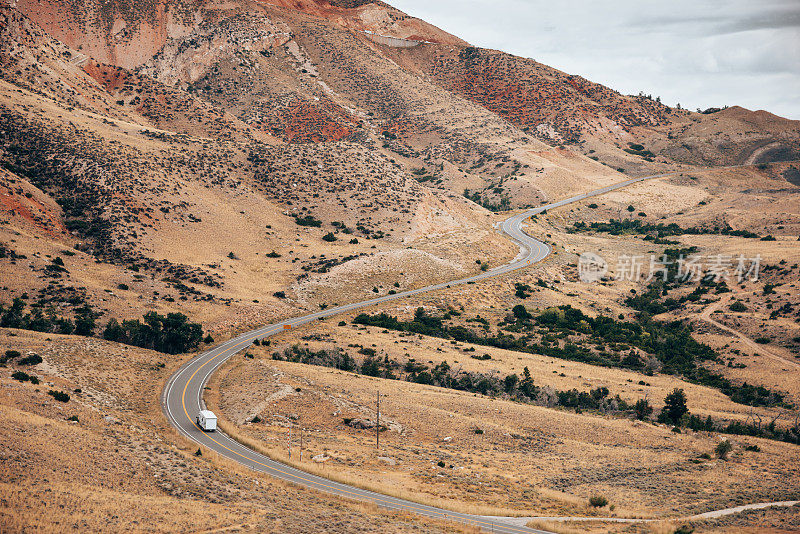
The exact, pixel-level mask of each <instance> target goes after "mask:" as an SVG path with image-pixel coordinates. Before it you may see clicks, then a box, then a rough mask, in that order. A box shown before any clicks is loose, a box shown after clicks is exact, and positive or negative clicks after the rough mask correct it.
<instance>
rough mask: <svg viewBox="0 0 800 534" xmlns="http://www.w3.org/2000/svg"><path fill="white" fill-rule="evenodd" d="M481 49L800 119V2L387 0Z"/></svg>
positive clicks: (677, 97)
mask: <svg viewBox="0 0 800 534" xmlns="http://www.w3.org/2000/svg"><path fill="white" fill-rule="evenodd" d="M387 2H388V3H390V4H391V5H393V6H395V7H397V8H398V9H401V10H403V11H405V12H406V13H408V14H409V15H413V16H416V17H419V18H421V19H423V20H425V21H427V22H430V23H431V24H435V25H436V26H439V27H440V28H442V29H443V30H446V31H448V32H450V33H452V34H455V35H457V36H458V37H461V38H462V39H464V40H466V41H469V42H470V43H472V44H474V45H476V46H481V47H485V48H496V49H499V50H503V51H504V52H509V53H512V54H517V55H520V56H525V57H530V58H533V59H535V60H537V61H540V62H542V63H545V64H547V65H550V66H552V67H556V68H558V69H560V70H563V71H565V72H568V73H570V74H579V75H581V76H584V77H585V78H588V79H589V80H592V81H595V82H599V83H602V84H604V85H607V86H609V87H612V88H614V89H617V90H619V91H621V92H623V93H625V94H636V93H638V92H639V91H644V92H645V93H647V94H652V95H653V97H655V96H661V100H662V101H663V102H664V103H665V104H668V105H671V106H674V105H675V104H677V103H680V104H681V105H682V106H683V107H685V108H688V109H692V110H693V109H695V108H698V107H699V108H703V109H705V108H707V107H712V106H715V107H722V106H724V105H729V106H732V105H740V106H744V107H746V108H748V109H753V110H757V109H766V110H767V111H771V112H773V113H776V114H778V115H782V116H784V117H789V118H793V119H800V0H728V1H722V0H670V1H655V0H637V1H633V0H548V1H543V0H387Z"/></svg>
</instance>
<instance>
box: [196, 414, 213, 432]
mask: <svg viewBox="0 0 800 534" xmlns="http://www.w3.org/2000/svg"><path fill="white" fill-rule="evenodd" d="M197 426H199V427H200V429H201V430H203V431H204V432H213V431H215V430H216V429H217V416H216V415H214V412H212V411H211V410H200V413H198V414H197Z"/></svg>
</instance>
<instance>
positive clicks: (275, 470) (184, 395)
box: [162, 172, 678, 534]
mask: <svg viewBox="0 0 800 534" xmlns="http://www.w3.org/2000/svg"><path fill="white" fill-rule="evenodd" d="M675 174H678V173H677V172H671V173H665V174H657V175H652V176H644V177H640V178H633V179H631V180H626V181H624V182H619V183H616V184H613V185H609V186H606V187H603V188H600V189H596V190H594V191H590V192H588V193H582V194H580V195H575V196H573V197H570V198H567V199H564V200H560V201H558V202H553V203H551V204H546V205H543V206H540V207H538V208H533V209H530V210H528V211H526V212H523V213H520V214H517V215H513V216H512V217H509V218H508V219H506V220H505V221H503V222H502V223H501V224H500V229H501V230H502V231H503V233H504V234H506V235H507V236H508V237H509V238H510V239H511V240H513V241H514V242H516V243H517V244H518V245H519V247H520V253H519V255H518V256H517V257H516V258H515V259H514V260H513V261H511V262H510V263H508V264H506V265H502V266H499V267H495V268H493V269H489V270H487V271H485V272H482V273H480V274H477V275H475V276H470V277H468V278H463V279H460V280H454V281H452V282H445V283H441V284H435V285H431V286H427V287H423V288H419V289H413V290H410V291H403V292H401V293H397V294H394V295H385V296H382V297H377V298H374V299H370V300H366V301H363V302H356V303H353V304H346V305H344V306H337V307H335V308H329V309H326V310H323V311H319V312H316V313H312V314H309V315H304V316H302V317H295V318H293V319H287V320H285V321H281V322H279V323H275V324H271V325H267V326H263V327H261V328H258V329H256V330H252V331H250V332H247V333H245V334H241V335H239V336H237V337H235V338H233V339H231V340H229V341H226V342H225V343H222V344H220V345H218V346H217V347H214V348H213V349H211V350H208V351H206V352H203V353H202V354H200V355H199V356H197V357H196V358H194V359H192V360H190V361H189V362H187V363H186V364H185V365H184V366H183V367H181V368H180V369H179V370H178V371H177V372H176V373H175V374H174V375H173V376H172V377H171V378H170V379H169V381H168V382H167V385H166V387H165V389H164V392H163V394H162V406H163V409H164V413H165V415H166V416H167V419H168V420H169V422H170V423H171V424H172V425H173V426H174V427H175V428H176V429H177V430H178V431H179V432H180V433H181V434H183V435H184V436H186V437H188V438H189V439H191V440H193V441H195V442H197V443H198V444H200V445H202V446H203V447H207V448H209V449H212V450H214V451H215V452H217V453H218V454H220V455H222V456H224V457H226V458H228V459H230V460H233V461H235V462H238V463H240V464H242V465H244V466H246V467H249V468H251V469H253V470H255V471H260V472H263V473H267V474H269V475H272V476H274V477H276V478H279V479H282V480H286V481H289V482H293V483H295V484H299V485H301V486H305V487H308V488H312V489H316V490H319V491H323V492H326V493H332V494H334V495H339V496H341V497H347V498H351V499H356V500H362V501H370V502H374V503H375V504H377V505H379V506H381V507H383V508H387V509H390V510H402V511H407V512H414V513H417V514H420V515H423V516H427V517H433V518H437V519H446V520H452V521H457V522H461V523H467V524H471V525H476V526H478V527H481V528H483V529H484V530H486V531H490V532H497V533H503V534H519V533H543V532H544V531H541V530H535V529H531V528H527V527H524V526H515V525H513V524H509V523H504V521H503V520H504V518H500V517H498V518H497V521H494V520H492V519H491V518H487V517H486V516H478V515H471V514H461V513H457V512H452V511H449V510H443V509H440V508H434V507H431V506H425V505H422V504H418V503H415V502H412V501H407V500H404V499H398V498H395V497H390V496H387V495H383V494H380V493H375V492H372V491H367V490H363V489H360V488H356V487H353V486H348V485H346V484H340V483H338V482H333V481H331V480H328V479H326V478H323V477H318V476H315V475H312V474H309V473H306V472H305V471H302V470H299V469H296V468H294V467H290V466H288V465H286V464H283V463H281V462H278V461H275V460H272V459H270V458H268V457H266V456H264V455H262V454H259V453H257V452H255V451H252V450H250V449H248V448H247V447H245V446H244V445H241V444H240V443H238V442H236V441H234V440H233V439H231V438H229V437H228V436H227V435H225V434H224V433H222V432H219V431H217V432H211V433H207V432H203V431H202V430H200V428H199V427H198V426H197V425H196V424H195V416H196V415H197V413H198V412H199V411H200V410H201V409H202V408H204V407H205V405H204V404H203V399H202V397H203V388H204V386H205V384H206V382H207V381H208V377H209V376H211V373H213V372H214V371H215V370H216V369H217V368H218V367H219V366H220V365H222V364H223V363H225V361H226V360H227V359H228V358H230V357H231V356H233V355H234V354H236V353H238V352H239V351H242V350H244V349H246V348H248V347H249V346H250V345H251V344H252V342H253V341H254V340H255V339H263V338H265V337H269V336H270V335H272V334H275V333H277V332H281V331H283V330H284V329H285V328H292V327H296V326H299V325H302V324H306V323H310V322H312V321H316V320H318V319H321V318H325V317H331V316H333V315H337V314H340V313H344V312H350V311H353V310H357V309H359V308H366V307H369V306H372V305H375V304H380V303H383V302H387V301H390V300H397V299H402V298H405V297H409V296H412V295H417V294H419V293H426V292H428V291H434V290H437V289H445V288H448V287H452V286H456V285H462V284H467V283H471V282H478V281H480V280H483V279H484V278H490V277H494V276H498V275H501V274H505V273H509V272H512V271H516V270H518V269H524V268H525V267H528V266H530V265H533V264H535V263H537V262H539V261H541V260H543V259H545V258H546V257H547V256H548V255H549V254H550V252H551V248H550V246H549V245H547V244H546V243H543V242H542V241H539V240H537V239H534V238H533V237H531V236H529V235H527V234H526V233H525V232H523V229H522V223H523V221H524V220H526V219H527V218H529V217H531V216H532V215H536V214H538V213H541V212H543V211H545V210H548V209H553V208H557V207H560V206H564V205H567V204H571V203H573V202H578V201H581V200H584V199H586V198H589V197H593V196H597V195H602V194H604V193H607V192H609V191H613V190H615V189H620V188H623V187H627V186H629V185H631V184H635V183H637V182H642V181H644V180H650V179H653V178H662V177H665V176H670V175H675Z"/></svg>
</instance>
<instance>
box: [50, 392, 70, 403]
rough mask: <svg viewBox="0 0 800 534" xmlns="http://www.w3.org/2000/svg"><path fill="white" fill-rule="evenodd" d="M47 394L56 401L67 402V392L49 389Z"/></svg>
mask: <svg viewBox="0 0 800 534" xmlns="http://www.w3.org/2000/svg"><path fill="white" fill-rule="evenodd" d="M47 394H48V395H50V396H51V397H53V398H54V399H55V400H57V401H58V402H69V393H64V392H63V391H55V390H53V389H51V390H50V391H48V392H47Z"/></svg>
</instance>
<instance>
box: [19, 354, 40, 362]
mask: <svg viewBox="0 0 800 534" xmlns="http://www.w3.org/2000/svg"><path fill="white" fill-rule="evenodd" d="M42 361H43V360H42V357H41V356H39V355H38V354H29V355H28V356H25V357H24V358H22V359H21V360H20V361H19V364H20V365H38V364H40V363H42Z"/></svg>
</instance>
